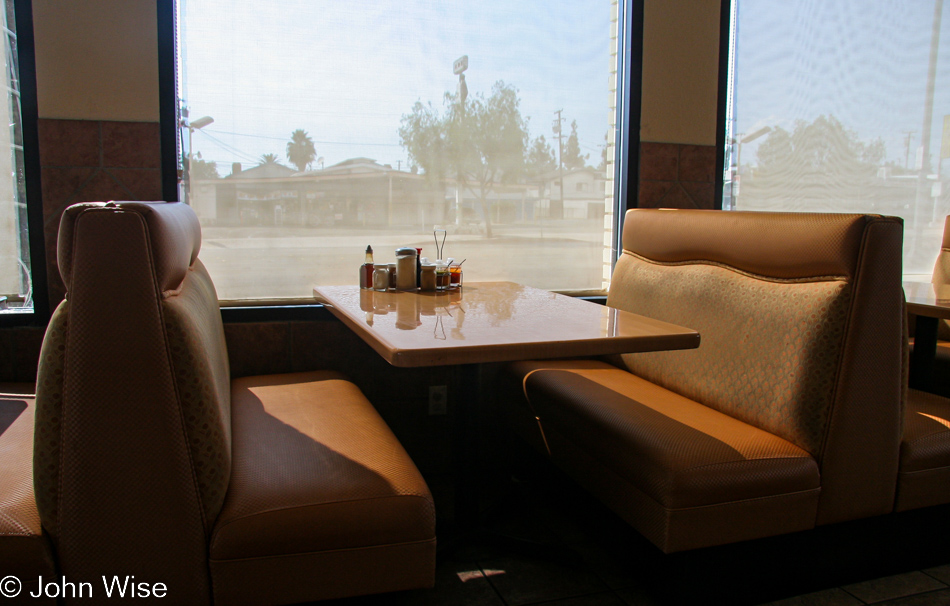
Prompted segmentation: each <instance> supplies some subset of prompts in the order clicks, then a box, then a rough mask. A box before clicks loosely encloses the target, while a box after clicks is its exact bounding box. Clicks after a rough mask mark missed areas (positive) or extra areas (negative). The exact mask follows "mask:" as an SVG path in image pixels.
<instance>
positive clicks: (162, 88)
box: [157, 0, 728, 322]
mask: <svg viewBox="0 0 950 606" xmlns="http://www.w3.org/2000/svg"><path fill="white" fill-rule="evenodd" d="M724 1H728V0H724ZM643 5H644V0H620V3H619V10H620V15H619V18H618V28H619V30H620V31H618V34H617V35H618V40H619V41H620V43H619V48H618V52H617V55H618V56H617V60H618V66H617V74H618V80H619V82H618V84H617V112H618V119H617V120H618V124H619V128H618V132H617V148H618V150H617V161H616V164H615V166H616V169H615V171H616V173H615V175H614V180H615V185H614V216H613V226H612V228H613V244H612V247H613V259H612V264H615V263H616V261H617V257H618V256H619V254H620V252H621V251H622V250H623V247H622V244H621V241H622V240H621V229H622V226H623V216H624V214H625V213H626V211H627V210H629V209H631V208H636V207H637V191H638V189H639V187H638V184H639V174H640V172H639V165H640V106H641V97H640V88H641V83H642V81H643V66H642V63H643ZM157 8H158V72H159V74H158V76H159V95H160V99H159V116H160V117H159V128H160V138H161V172H162V196H163V198H164V199H165V200H168V201H176V202H177V201H179V177H180V175H179V170H178V156H179V150H180V149H181V140H180V135H179V132H180V131H179V128H178V126H179V124H180V122H181V116H180V115H179V103H178V78H177V60H178V41H177V39H176V36H177V29H178V28H177V19H178V13H177V3H176V2H175V0H157ZM631 177H632V178H633V179H634V183H633V184H632V187H631V184H630V178H631ZM721 180H722V177H721V176H720V185H719V189H720V191H721V189H722V184H721ZM720 197H721V196H720ZM580 298H583V299H588V300H592V301H597V302H603V301H605V300H606V295H601V296H583V297H580ZM322 308H323V306H322V305H320V304H318V303H313V304H304V305H301V304H300V302H299V301H298V302H288V303H286V304H271V303H267V302H253V301H249V304H248V305H241V306H227V307H222V308H221V314H222V316H223V318H224V320H225V322H253V321H262V322H265V321H290V320H295V319H312V320H327V319H330V318H332V316H331V315H330V314H329V312H326V311H325V310H323V309H322ZM311 310H312V311H311Z"/></svg>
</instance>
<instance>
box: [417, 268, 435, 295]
mask: <svg viewBox="0 0 950 606" xmlns="http://www.w3.org/2000/svg"><path fill="white" fill-rule="evenodd" d="M420 282H421V286H420V288H421V289H422V290H424V291H427V292H433V291H434V290H435V265H433V264H432V263H423V264H422V273H421V275H420Z"/></svg>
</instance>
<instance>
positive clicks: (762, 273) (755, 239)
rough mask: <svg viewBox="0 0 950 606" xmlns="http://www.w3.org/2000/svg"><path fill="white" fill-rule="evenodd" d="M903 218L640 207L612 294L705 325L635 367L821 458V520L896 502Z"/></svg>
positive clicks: (641, 357)
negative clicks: (693, 342)
mask: <svg viewBox="0 0 950 606" xmlns="http://www.w3.org/2000/svg"><path fill="white" fill-rule="evenodd" d="M902 237H903V225H902V222H901V221H900V219H896V218H890V217H880V216H866V215H835V214H816V213H746V212H721V211H686V210H652V209H650V210H647V209H643V210H633V211H629V212H628V213H627V216H626V219H625V223H624V228H623V249H624V250H623V254H622V255H621V256H620V258H619V259H618V261H617V265H616V268H615V270H614V273H613V278H612V282H611V287H610V295H609V298H608V305H610V306H612V307H617V308H620V309H625V310H628V311H632V312H635V313H639V314H643V315H647V316H651V317H654V318H658V319H661V320H665V321H669V322H672V323H675V324H679V325H682V326H688V327H690V328H693V329H696V330H698V331H699V332H700V334H701V335H702V343H701V344H700V347H699V349H696V350H686V351H679V352H658V353H649V354H630V355H625V356H622V357H621V359H620V360H619V363H622V364H623V365H624V366H626V368H627V369H628V370H630V371H631V372H633V373H635V374H637V375H639V376H641V377H643V378H645V379H648V380H650V381H652V382H654V383H656V384H658V385H661V386H663V387H665V388H667V389H670V390H671V391H674V392H676V393H679V394H680V395H683V396H686V397H688V398H690V399H693V400H695V401H698V402H700V403H702V404H705V405H706V406H709V407H711V408H714V409H716V410H719V411H720V412H723V413H725V414H728V415H730V416H732V417H735V418H737V419H739V420H741V421H744V422H746V423H749V424H751V425H754V426H756V427H758V428H760V429H763V430H765V431H768V432H770V433H773V434H775V435H778V436H780V437H782V438H785V439H786V440H788V441H790V442H792V443H793V444H795V445H797V446H799V447H801V448H802V449H804V450H806V451H808V452H809V453H811V454H812V456H814V457H815V459H816V460H817V461H818V463H819V465H820V469H821V476H822V493H821V501H820V505H819V514H818V523H819V524H823V523H830V522H834V521H839V520H844V519H853V518H856V517H863V516H869V515H876V514H879V513H887V512H889V511H890V510H891V508H892V506H893V502H894V486H895V481H896V474H897V460H898V449H899V446H900V438H901V419H902V387H901V376H902V371H903V368H902V360H903V356H902V348H901V341H902V320H901V317H902V314H901V308H902V307H901V306H902V291H901V243H902Z"/></svg>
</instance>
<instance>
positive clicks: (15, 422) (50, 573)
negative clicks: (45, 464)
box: [0, 383, 56, 604]
mask: <svg viewBox="0 0 950 606" xmlns="http://www.w3.org/2000/svg"><path fill="white" fill-rule="evenodd" d="M33 390H34V389H33V386H32V385H28V384H27V385H24V384H10V383H0V478H2V479H0V578H3V577H6V576H7V575H12V576H14V577H16V578H17V579H19V581H21V582H22V587H21V592H20V595H19V596H18V598H19V602H17V601H15V600H10V599H6V595H5V596H4V597H5V599H4V600H3V601H4V602H7V603H10V602H12V603H27V602H28V603H30V604H55V603H56V600H55V599H52V598H31V597H28V594H30V593H35V592H36V590H37V588H38V584H37V581H38V579H39V578H40V577H43V579H44V580H46V581H50V580H53V579H54V578H55V577H56V567H55V564H54V560H53V553H52V551H51V550H50V545H49V540H48V538H47V537H46V536H45V535H44V534H43V529H42V527H41V525H40V514H39V511H37V509H36V498H35V497H34V496H33V414H34V410H35V408H36V405H35V397H34V396H33ZM3 589H4V590H7V589H8V588H7V587H3Z"/></svg>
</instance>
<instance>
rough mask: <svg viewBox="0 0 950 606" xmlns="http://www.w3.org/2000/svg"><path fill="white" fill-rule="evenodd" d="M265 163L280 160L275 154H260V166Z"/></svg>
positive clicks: (273, 162)
mask: <svg viewBox="0 0 950 606" xmlns="http://www.w3.org/2000/svg"><path fill="white" fill-rule="evenodd" d="M265 164H280V161H279V160H278V158H277V154H263V155H261V163H260V165H261V166H264V165H265Z"/></svg>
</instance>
